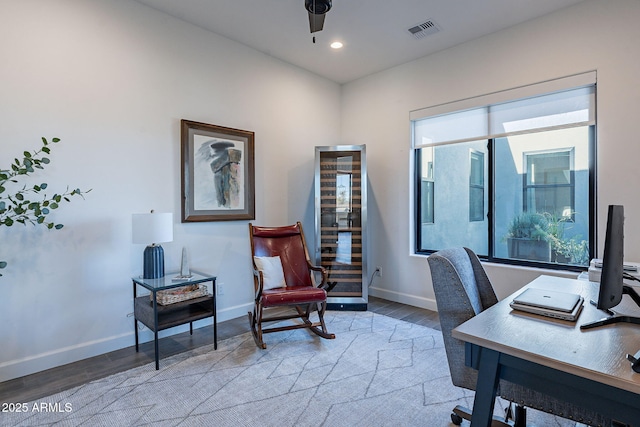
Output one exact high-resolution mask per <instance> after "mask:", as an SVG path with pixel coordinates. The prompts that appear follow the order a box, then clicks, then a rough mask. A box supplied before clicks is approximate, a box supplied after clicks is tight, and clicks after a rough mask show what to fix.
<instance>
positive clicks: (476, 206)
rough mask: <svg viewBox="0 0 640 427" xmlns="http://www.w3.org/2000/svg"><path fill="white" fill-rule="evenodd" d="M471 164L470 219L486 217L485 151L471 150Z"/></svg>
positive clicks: (479, 219) (477, 219)
mask: <svg viewBox="0 0 640 427" xmlns="http://www.w3.org/2000/svg"><path fill="white" fill-rule="evenodd" d="M470 156H471V165H470V166H469V169H470V173H469V221H482V220H483V219H484V153H481V152H479V151H474V150H471V152H470Z"/></svg>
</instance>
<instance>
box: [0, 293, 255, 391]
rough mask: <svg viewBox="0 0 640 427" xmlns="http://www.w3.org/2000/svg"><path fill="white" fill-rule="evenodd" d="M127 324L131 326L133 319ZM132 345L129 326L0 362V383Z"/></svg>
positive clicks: (231, 314) (242, 311)
mask: <svg viewBox="0 0 640 427" xmlns="http://www.w3.org/2000/svg"><path fill="white" fill-rule="evenodd" d="M252 309H253V305H252V304H242V305H237V306H234V307H229V308H225V309H222V310H218V313H217V314H218V319H217V321H218V323H220V322H224V321H225V320H231V319H235V318H237V317H241V316H246V315H247V312H248V311H251V310H252ZM131 323H132V325H133V319H132V321H131ZM206 326H211V318H208V319H203V320H199V321H197V322H194V323H193V328H194V329H198V328H202V327H206ZM188 330H189V325H188V324H186V325H182V326H177V327H175V328H171V329H168V330H165V331H160V334H159V337H160V338H163V337H168V336H171V335H175V334H179V333H182V332H185V331H188ZM139 332H140V336H139V339H140V342H141V343H143V342H146V341H151V340H153V333H152V332H151V331H149V330H148V329H146V328H145V329H144V330H141V331H139ZM133 345H135V336H134V331H133V328H131V331H130V332H126V333H123V334H119V335H113V336H111V337H107V338H103V339H99V340H93V341H87V342H84V343H79V344H76V345H72V346H67V347H63V348H60V349H56V350H52V351H47V352H44V353H40V354H36V355H32V356H26V357H23V358H20V359H14V360H8V361H6V362H2V363H0V382H4V381H9V380H13V379H16V378H20V377H24V376H26V375H31V374H35V373H36V372H42V371H45V370H47V369H51V368H56V367H58V366H62V365H66V364H67V363H73V362H77V361H79V360H83V359H87V358H89V357H94V356H99V355H101V354H105V353H109V352H111V351H115V350H120V349H122V348H126V347H131V346H133Z"/></svg>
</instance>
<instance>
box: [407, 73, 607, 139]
mask: <svg viewBox="0 0 640 427" xmlns="http://www.w3.org/2000/svg"><path fill="white" fill-rule="evenodd" d="M595 83H596V73H595V71H593V72H589V73H583V74H579V75H575V76H570V77H565V78H562V79H557V80H552V81H547V82H543V83H537V84H534V85H529V86H524V87H520V88H516V89H510V90H506V91H501V92H497V93H493V94H488V95H483V96H480V97H475V98H469V99H465V100H461V101H456V102H451V103H447V104H443V105H437V106H433V107H429V108H424V109H420V110H416V111H413V112H411V114H410V117H411V121H412V124H413V138H412V139H413V147H414V148H420V147H424V146H430V145H441V144H450V143H458V142H465V141H475V140H478V139H488V138H496V137H502V136H508V135H515V134H518V133H524V132H531V131H542V130H548V129H553V128H563V127H570V126H579V125H588V124H595V113H596V112H595Z"/></svg>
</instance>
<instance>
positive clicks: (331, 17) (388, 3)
mask: <svg viewBox="0 0 640 427" xmlns="http://www.w3.org/2000/svg"><path fill="white" fill-rule="evenodd" d="M137 1H138V2H140V3H143V4H145V5H147V6H150V7H152V8H154V9H157V10H159V11H162V12H165V13H167V14H169V15H172V16H175V17H177V18H180V19H183V20H184V21H187V22H190V23H192V24H195V25H197V26H199V27H201V28H204V29H207V30H210V31H212V32H214V33H217V34H219V35H222V36H224V37H227V38H229V39H231V40H235V41H237V42H240V43H243V44H245V45H247V46H250V47H252V48H254V49H257V50H259V51H261V52H263V53H265V54H267V55H271V56H273V57H276V58H279V59H281V60H283V61H286V62H288V63H291V64H294V65H297V66H299V67H301V68H304V69H307V70H309V71H312V72H314V73H316V74H319V75H321V76H324V77H326V78H328V79H330V80H333V81H335V82H338V83H346V82H349V81H351V80H354V79H357V78H360V77H363V76H366V75H368V74H372V73H375V72H378V71H381V70H384V69H387V68H391V67H393V66H396V65H399V64H402V63H405V62H408V61H411V60H413V59H417V58H420V57H423V56H426V55H429V54H432V53H434V52H437V51H440V50H443V49H447V48H449V47H452V46H455V45H458V44H460V43H464V42H466V41H469V40H472V39H475V38H478V37H481V36H483V35H486V34H490V33H493V32H496V31H499V30H501V29H504V28H508V27H511V26H513V25H516V24H519V23H521V22H525V21H528V20H531V19H533V18H536V17H538V16H542V15H545V14H548V13H551V12H554V11H556V10H559V9H562V8H565V7H567V6H570V5H573V4H576V3H579V2H580V1H582V0H333V7H332V8H331V10H330V11H329V12H328V13H327V15H326V19H325V23H324V29H323V30H322V31H320V32H316V33H315V34H314V35H315V37H316V43H315V44H314V43H313V42H312V37H313V36H312V35H311V34H310V32H309V20H308V15H307V11H306V9H305V7H304V0H137ZM427 20H432V21H434V22H435V23H436V24H437V25H438V27H439V29H440V31H439V32H437V33H436V34H433V35H430V36H427V37H424V38H422V39H419V40H418V39H416V38H414V37H413V36H411V34H410V33H409V32H408V29H409V28H411V27H413V26H415V25H417V24H421V23H423V22H425V21H427ZM334 40H340V41H342V42H343V43H344V47H343V48H342V49H341V50H338V51H336V50H334V49H331V48H330V47H329V44H330V43H331V42H332V41H334Z"/></svg>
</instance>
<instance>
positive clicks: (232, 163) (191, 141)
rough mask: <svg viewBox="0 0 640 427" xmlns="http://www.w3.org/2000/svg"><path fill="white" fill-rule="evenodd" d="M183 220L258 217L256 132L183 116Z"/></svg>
mask: <svg viewBox="0 0 640 427" xmlns="http://www.w3.org/2000/svg"><path fill="white" fill-rule="evenodd" d="M180 128H181V151H182V167H181V169H182V222H201V221H235V220H244V219H255V168H254V166H255V163H254V133H253V132H250V131H245V130H239V129H232V128H226V127H222V126H216V125H209V124H206V123H198V122H192V121H189V120H184V119H183V120H182V121H181V124H180Z"/></svg>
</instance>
